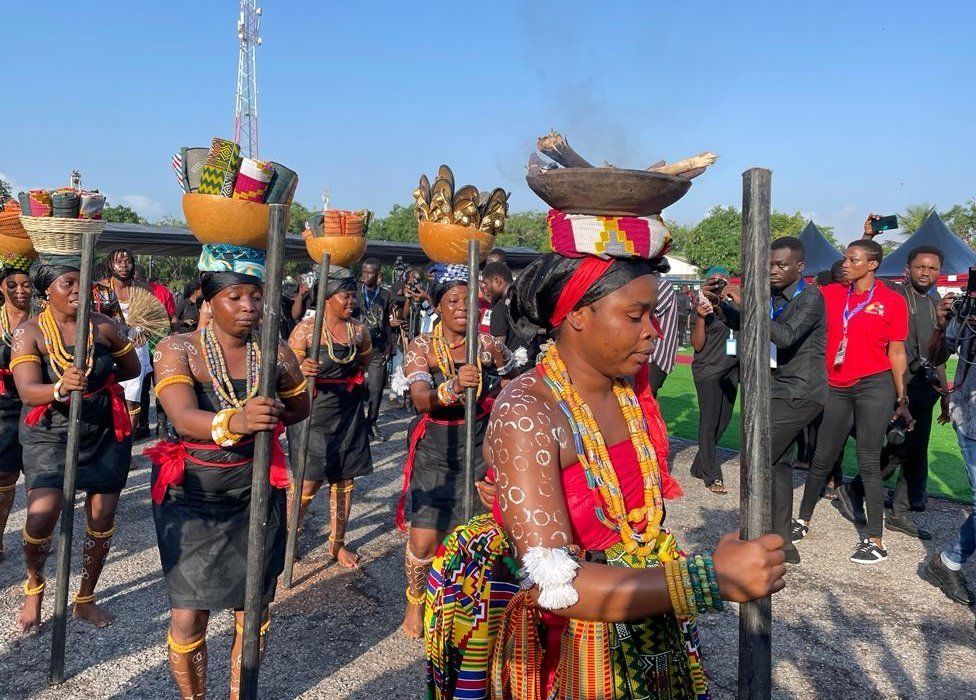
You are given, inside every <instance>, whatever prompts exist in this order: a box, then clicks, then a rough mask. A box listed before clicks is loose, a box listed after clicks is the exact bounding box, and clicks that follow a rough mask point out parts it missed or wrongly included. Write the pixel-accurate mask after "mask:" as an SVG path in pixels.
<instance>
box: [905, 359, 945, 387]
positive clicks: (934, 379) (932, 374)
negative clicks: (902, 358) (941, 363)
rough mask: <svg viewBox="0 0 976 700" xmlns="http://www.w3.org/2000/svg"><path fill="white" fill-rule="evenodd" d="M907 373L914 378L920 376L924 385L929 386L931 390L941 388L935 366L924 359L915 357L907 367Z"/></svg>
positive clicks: (940, 381) (940, 380)
mask: <svg viewBox="0 0 976 700" xmlns="http://www.w3.org/2000/svg"><path fill="white" fill-rule="evenodd" d="M908 371H909V372H911V373H912V374H913V375H914V376H921V377H922V379H924V380H925V383H926V384H928V385H929V386H931V387H932V388H933V389H936V390H938V389H940V388H942V379H941V378H940V377H939V372H938V370H936V368H935V365H933V364H932V363H931V362H929V360H928V358H926V357H916V358H915V359H914V360H912V361H911V362H910V363H909V365H908Z"/></svg>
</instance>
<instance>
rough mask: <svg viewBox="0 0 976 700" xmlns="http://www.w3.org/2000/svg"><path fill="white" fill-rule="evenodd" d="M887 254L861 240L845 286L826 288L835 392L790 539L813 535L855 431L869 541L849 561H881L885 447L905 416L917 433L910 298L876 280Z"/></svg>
mask: <svg viewBox="0 0 976 700" xmlns="http://www.w3.org/2000/svg"><path fill="white" fill-rule="evenodd" d="M883 256H884V253H883V251H882V249H881V246H880V245H879V244H878V243H876V242H875V241H870V240H863V239H862V240H858V241H854V242H853V243H851V244H850V245H849V246H848V247H847V251H846V252H845V254H844V276H845V280H846V282H847V284H832V285H827V286H826V287H823V288H821V290H820V291H821V293H822V294H823V297H824V305H825V307H826V314H827V351H826V360H827V383H828V384H829V386H830V390H829V394H828V398H827V405H826V407H825V408H824V416H823V424H822V425H821V429H820V435H819V439H818V443H817V451H816V454H814V457H813V465H812V466H811V468H810V476H809V478H808V479H807V483H806V487H805V488H804V491H803V502H802V503H801V504H800V513H799V517H798V518H797V520H795V521H794V525H793V532H792V538H793V541H794V542H796V541H799V540H802V539H803V538H804V537H805V536H806V535H807V532H808V531H809V523H810V518H811V517H812V516H813V510H814V507H815V506H816V505H817V502H818V501H819V500H820V492H821V491H822V489H823V487H824V483H825V482H826V480H827V477H828V476H829V474H830V471H831V468H832V467H833V465H834V462H835V460H836V459H837V457H838V456H839V455H840V452H841V450H842V449H843V447H844V442H845V441H846V439H847V436H848V434H849V433H850V429H851V426H852V425H853V426H854V427H855V429H856V432H857V438H856V439H857V462H858V471H859V473H860V475H861V480H862V482H863V484H864V492H865V501H866V505H867V515H868V531H867V535H868V536H867V537H866V538H865V539H862V540H861V541H860V542H859V543H858V544H857V546H856V547H855V548H854V553H853V554H852V555H851V561H853V562H854V563H857V564H873V563H876V562H880V561H884V560H885V559H887V557H888V550H887V549H885V547H884V544H883V542H882V538H881V535H882V531H883V527H884V483H883V482H882V480H881V448H882V447H883V445H884V441H885V434H886V432H887V429H888V425H889V423H890V422H891V421H893V420H896V419H898V418H901V419H903V420H904V421H905V423H906V427H907V429H911V427H912V417H911V414H910V413H909V410H908V402H907V398H906V394H905V392H906V388H905V370H906V369H907V359H906V355H905V338H906V337H907V335H908V305H907V304H906V302H905V298H904V297H903V296H902V295H900V294H898V293H897V292H895V291H893V290H892V289H890V288H889V287H888V286H887V285H885V284H884V283H882V282H877V281H876V280H875V277H874V272H875V270H877V269H878V265H880V264H881V259H882V257H883Z"/></svg>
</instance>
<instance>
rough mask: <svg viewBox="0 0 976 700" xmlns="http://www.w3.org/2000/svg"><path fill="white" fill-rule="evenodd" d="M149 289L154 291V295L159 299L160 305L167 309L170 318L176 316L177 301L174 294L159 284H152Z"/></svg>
mask: <svg viewBox="0 0 976 700" xmlns="http://www.w3.org/2000/svg"><path fill="white" fill-rule="evenodd" d="M149 289H150V290H151V291H152V293H153V295H155V297H156V298H157V299H159V303H160V304H162V305H163V308H165V309H166V313H167V314H169V317H170V318H173V317H174V316H175V315H176V299H175V298H174V297H173V293H172V292H171V291H169V290H168V289H167V288H166V287H164V286H163V285H161V284H159V282H150V283H149Z"/></svg>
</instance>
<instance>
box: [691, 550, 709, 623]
mask: <svg viewBox="0 0 976 700" xmlns="http://www.w3.org/2000/svg"><path fill="white" fill-rule="evenodd" d="M688 573H689V574H690V576H691V590H693V591H694V592H695V607H696V608H697V609H698V614H699V615H704V614H705V613H706V612H708V606H707V605H705V596H704V594H703V593H702V587H703V586H707V585H708V584H707V583H706V582H704V581H702V580H700V579H699V578H698V567H697V566H695V562H694V560H689V561H688Z"/></svg>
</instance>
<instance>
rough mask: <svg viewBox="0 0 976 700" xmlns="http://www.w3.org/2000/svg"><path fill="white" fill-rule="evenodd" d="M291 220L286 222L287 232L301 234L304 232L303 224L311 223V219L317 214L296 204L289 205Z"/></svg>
mask: <svg viewBox="0 0 976 700" xmlns="http://www.w3.org/2000/svg"><path fill="white" fill-rule="evenodd" d="M290 213H291V218H290V219H289V221H288V232H289V233H296V234H301V232H302V231H304V230H305V222H306V221H308V222H309V223H311V221H312V217H314V216H315V215H316V214H317V213H318V212H314V211H312V210H311V209H306V208H305V207H304V206H302V205H301V204H299V203H298V202H292V203H291V212H290Z"/></svg>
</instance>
